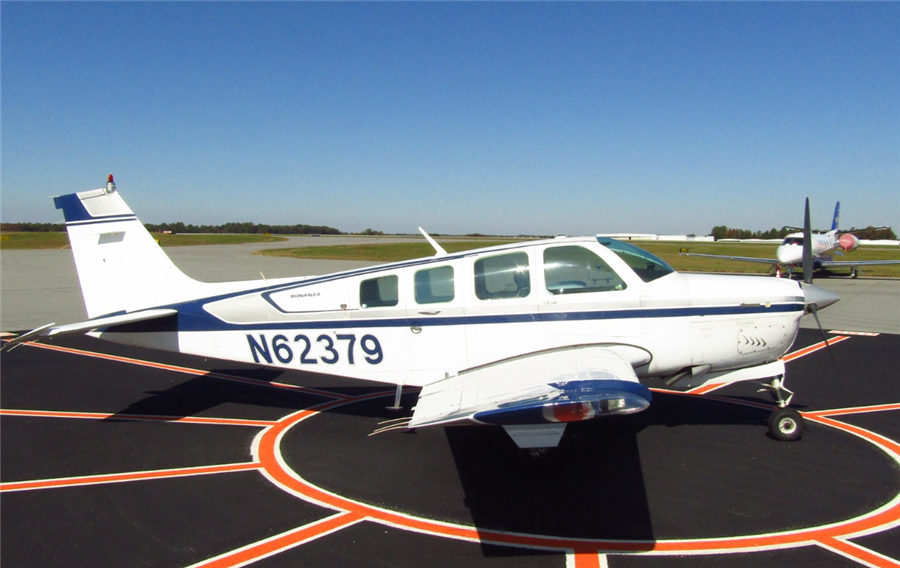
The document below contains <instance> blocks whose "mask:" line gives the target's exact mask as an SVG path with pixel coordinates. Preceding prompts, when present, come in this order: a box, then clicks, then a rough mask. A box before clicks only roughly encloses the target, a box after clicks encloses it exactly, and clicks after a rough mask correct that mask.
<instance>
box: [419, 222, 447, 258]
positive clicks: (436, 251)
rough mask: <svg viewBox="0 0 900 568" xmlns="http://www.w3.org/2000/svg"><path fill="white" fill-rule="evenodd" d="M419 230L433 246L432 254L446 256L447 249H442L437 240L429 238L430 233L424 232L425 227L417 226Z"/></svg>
mask: <svg viewBox="0 0 900 568" xmlns="http://www.w3.org/2000/svg"><path fill="white" fill-rule="evenodd" d="M419 232H420V233H422V236H423V237H425V239H426V240H427V241H428V242H429V244H431V246H433V247H434V256H447V251H445V250H444V247H442V246H441V245H439V244H437V241H436V240H434V239H432V238H431V235H429V234H428V233H426V232H425V229H423V228H422V227H419Z"/></svg>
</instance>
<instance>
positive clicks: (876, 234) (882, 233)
mask: <svg viewBox="0 0 900 568" xmlns="http://www.w3.org/2000/svg"><path fill="white" fill-rule="evenodd" d="M796 232H798V230H797V229H795V228H789V227H782V228H781V229H769V230H768V231H748V230H747V229H732V228H729V227H726V226H725V225H719V226H717V227H713V228H712V231H710V233H709V234H710V236H712V237H715V238H716V240H717V241H718V240H721V239H783V238H784V237H786V236H787V235H789V234H790V233H796ZM845 232H848V233H853V234H854V235H856V236H857V237H859V238H860V239H869V240H882V239H887V240H897V235H896V234H895V233H894V231H893V230H892V229H891V228H890V227H881V228H879V227H873V226H871V225H869V226H868V227H866V228H865V229H856V228H853V229H850V230H849V231H845Z"/></svg>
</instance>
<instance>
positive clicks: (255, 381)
mask: <svg viewBox="0 0 900 568" xmlns="http://www.w3.org/2000/svg"><path fill="white" fill-rule="evenodd" d="M22 345H27V346H29V347H37V348H38V349H49V350H50V351H59V352H62V353H72V354H75V355H83V356H85V357H94V358H96V359H104V360H107V361H117V362H119V363H129V364H131V365H138V366H141V367H149V368H151V369H162V370H165V371H173V372H176V373H183V374H188V375H201V376H203V377H207V378H211V379H221V380H225V381H234V382H239V383H245V384H250V385H255V386H260V387H272V388H278V389H288V390H293V391H298V392H302V393H306V394H313V395H316V396H323V397H327V398H334V399H340V400H351V399H352V398H353V397H352V396H350V395H345V394H340V393H336V392H331V391H324V390H319V389H314V388H308V387H301V386H297V385H291V384H288V383H280V382H277V381H263V380H259V379H249V378H247V377H240V376H238V375H228V374H226V373H217V372H214V371H207V370H205V369H192V368H190V367H181V366H178V365H167V364H165V363H156V362H153V361H145V360H142V359H133V358H131V357H121V356H119V355H109V354H107V353H98V352H96V351H86V350H84V349H74V348H72V347H62V346H60V345H49V344H47V343H34V342H26V343H22Z"/></svg>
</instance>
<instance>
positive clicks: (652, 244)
mask: <svg viewBox="0 0 900 568" xmlns="http://www.w3.org/2000/svg"><path fill="white" fill-rule="evenodd" d="M0 237H2V238H0V250H15V249H32V250H36V249H64V248H68V247H69V239H68V236H67V235H66V233H3V234H2V235H0ZM153 237H154V238H155V239H158V240H159V243H160V245H162V246H164V247H173V246H195V245H227V244H244V243H266V242H278V241H284V240H286V239H285V238H284V237H275V236H265V235H217V234H181V235H164V234H159V233H153ZM439 242H440V243H441V246H443V247H444V248H445V249H446V250H447V252H460V251H464V250H471V249H475V248H481V247H488V246H494V245H500V244H506V243H512V242H520V241H519V240H516V239H505V240H504V239H490V240H481V239H478V240H441V239H439ZM634 244H636V245H637V246H639V247H641V248H643V249H646V250H648V251H650V252H652V253H653V254H656V255H657V256H659V257H660V258H662V259H663V260H665V261H666V262H668V263H669V264H670V265H672V267H673V268H675V269H676V270H685V271H691V272H746V273H762V274H764V273H766V272H768V271H769V268H770V267H769V265H767V264H757V263H751V262H736V261H729V260H718V259H712V258H697V257H690V256H682V255H680V254H679V252H680V251H681V250H683V249H686V250H687V251H689V252H696V253H705V254H719V255H726V256H751V257H759V258H774V256H775V247H776V244H775V243H687V242H659V241H636V242H635V243H634ZM258 254H265V255H270V256H285V257H291V258H316V259H333V260H366V261H375V262H397V261H401V260H408V259H411V258H422V257H426V256H431V255H433V254H434V249H432V248H431V245H429V244H428V243H426V242H417V243H389V244H376V245H337V246H316V247H301V248H291V249H269V250H263V251H260V252H259V253H258ZM841 260H900V247H891V246H863V247H860V248H859V249H857V250H855V251H853V252H851V253H847V254H846V255H844V257H843V258H842V259H841ZM847 272H848V271H846V270H839V271H835V273H836V274H840V275H844V274H846V273H847ZM863 274H864V275H865V276H887V277H894V278H900V265H889V266H872V267H869V268H865V269H863Z"/></svg>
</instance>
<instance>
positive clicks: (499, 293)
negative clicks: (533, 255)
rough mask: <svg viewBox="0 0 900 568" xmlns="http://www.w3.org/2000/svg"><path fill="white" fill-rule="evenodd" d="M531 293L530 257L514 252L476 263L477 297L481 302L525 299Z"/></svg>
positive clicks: (482, 259) (483, 259) (479, 260)
mask: <svg viewBox="0 0 900 568" xmlns="http://www.w3.org/2000/svg"><path fill="white" fill-rule="evenodd" d="M530 293H531V275H530V274H529V272H528V255H527V254H526V253H524V252H514V253H511V254H502V255H499V256H490V257H488V258H481V259H478V260H477V261H475V295H476V296H477V297H478V299H480V300H497V299H500V298H524V297H526V296H528V295H529V294H530Z"/></svg>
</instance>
